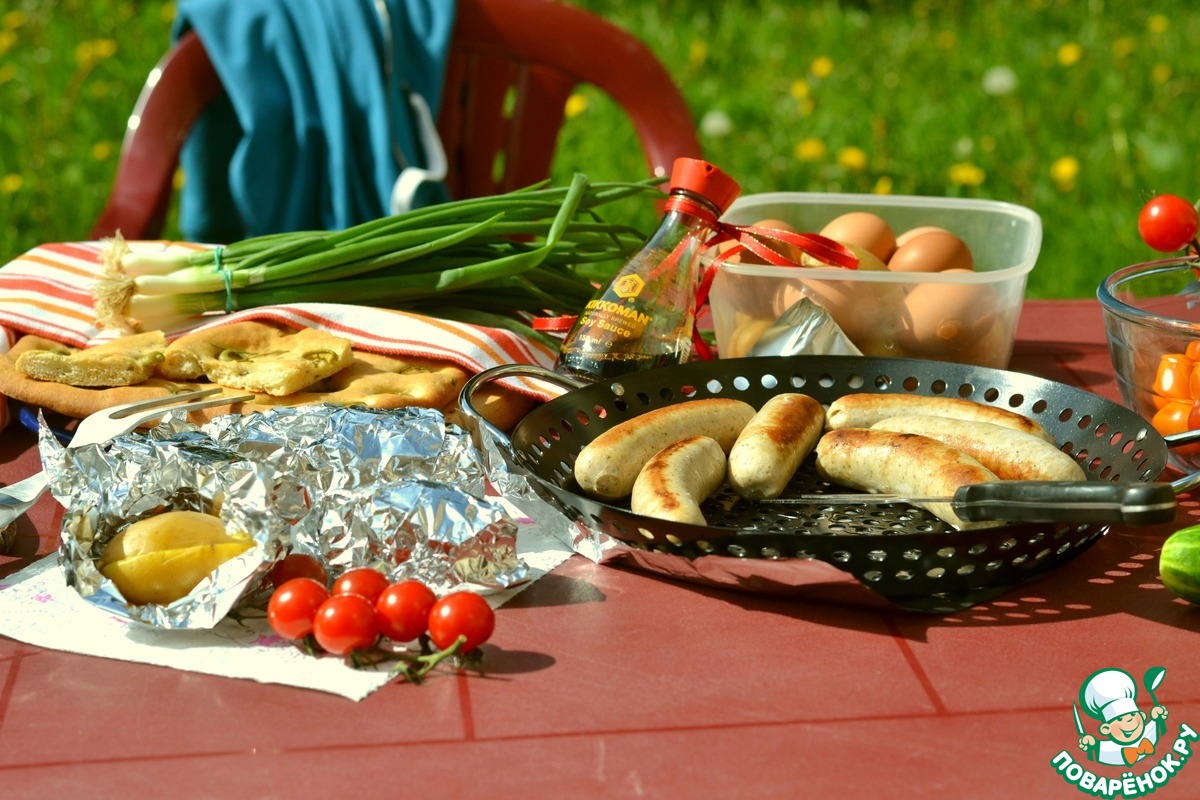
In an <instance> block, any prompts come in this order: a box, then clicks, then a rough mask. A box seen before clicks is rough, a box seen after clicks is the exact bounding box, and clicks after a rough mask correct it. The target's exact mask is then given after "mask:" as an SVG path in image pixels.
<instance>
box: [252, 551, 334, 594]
mask: <svg viewBox="0 0 1200 800" xmlns="http://www.w3.org/2000/svg"><path fill="white" fill-rule="evenodd" d="M267 577H268V578H269V579H270V581H271V585H272V586H274V587H275V588H276V589H278V588H279V587H280V586H283V585H284V584H285V583H287V582H288V581H290V580H291V579H292V578H312V579H313V580H314V581H317V582H318V583H320V584H321V585H322V586H325V585H327V584H328V582H329V575H328V574H326V572H325V565H324V564H322V563H321V561H320V559H318V558H316V557H315V556H310V555H309V554H308V553H289V554H288V555H286V556H284V557H283V559H282V560H280V561H279V562H278V563H276V564H275V566H273V567H271V571H270V572H269V573H268V574H267Z"/></svg>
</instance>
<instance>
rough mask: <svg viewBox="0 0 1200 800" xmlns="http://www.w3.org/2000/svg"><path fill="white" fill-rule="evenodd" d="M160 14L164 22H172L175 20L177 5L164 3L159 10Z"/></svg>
mask: <svg viewBox="0 0 1200 800" xmlns="http://www.w3.org/2000/svg"><path fill="white" fill-rule="evenodd" d="M158 14H159V16H160V17H161V18H162V21H163V22H171V21H172V20H174V19H175V4H174V3H163V4H162V8H160V9H159V10H158Z"/></svg>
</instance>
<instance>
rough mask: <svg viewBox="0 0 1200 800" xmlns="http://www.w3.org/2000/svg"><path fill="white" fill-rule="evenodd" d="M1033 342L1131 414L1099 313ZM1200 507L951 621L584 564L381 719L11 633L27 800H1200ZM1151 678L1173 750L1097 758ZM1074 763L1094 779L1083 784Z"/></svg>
mask: <svg viewBox="0 0 1200 800" xmlns="http://www.w3.org/2000/svg"><path fill="white" fill-rule="evenodd" d="M1018 337H1019V343H1018V347H1017V351H1016V354H1015V356H1014V359H1013V362H1012V365H1011V368H1012V369H1014V370H1019V371H1024V372H1030V373H1033V374H1037V375H1040V376H1043V377H1047V378H1051V379H1054V380H1059V381H1063V382H1066V383H1070V384H1073V385H1077V386H1082V387H1085V388H1089V389H1092V390H1094V391H1096V392H1098V393H1100V394H1102V395H1104V396H1106V397H1109V398H1110V399H1114V400H1117V399H1118V397H1117V394H1116V387H1115V385H1114V383H1113V381H1112V376H1111V368H1110V366H1109V361H1108V354H1107V351H1106V350H1105V346H1104V339H1103V327H1102V324H1101V321H1100V313H1099V309H1098V307H1097V306H1096V304H1095V303H1094V302H1091V301H1040V302H1039V301H1034V302H1029V303H1027V304H1026V309H1025V312H1024V314H1023V317H1022V320H1021V324H1020V327H1019V333H1018ZM0 438H2V441H0V480H5V481H12V480H15V479H17V478H19V477H21V476H23V475H25V474H27V473H28V472H30V471H31V470H33V469H34V467H35V466H36V455H35V452H34V450H33V449H32V445H33V437H32V435H29V434H27V433H26V432H24V431H23V430H21V429H20V428H17V427H13V428H10V429H9V431H6V432H5V433H4V434H3V436H2V437H0ZM1196 505H1197V504H1196V502H1194V501H1192V500H1191V499H1189V498H1183V499H1182V500H1181V503H1180V511H1179V515H1178V519H1177V522H1176V524H1175V525H1165V526H1160V527H1157V528H1138V529H1132V528H1114V529H1113V530H1112V531H1111V532H1110V533H1109V534H1108V535H1106V536H1105V537H1103V538H1102V539H1101V540H1100V541H1099V542H1098V543H1097V544H1095V545H1094V546H1093V547H1091V548H1090V549H1089V550H1087V551H1086V552H1084V553H1083V554H1081V555H1080V556H1079V557H1078V558H1076V559H1074V560H1073V561H1071V562H1070V563H1068V564H1067V565H1066V566H1064V567H1062V568H1060V569H1059V570H1057V571H1055V572H1054V573H1052V574H1050V575H1048V576H1045V577H1043V578H1040V579H1037V580H1034V581H1032V582H1030V583H1027V584H1025V585H1023V586H1021V587H1019V588H1017V589H1015V590H1013V591H1010V592H1009V593H1007V594H1005V595H1002V596H1001V597H999V598H996V599H995V600H993V601H991V602H988V603H985V604H982V605H979V606H976V607H974V608H971V609H968V610H966V611H963V612H960V613H957V614H953V615H947V616H940V615H922V614H916V613H908V612H903V611H899V610H894V609H891V608H879V607H875V608H869V607H864V606H850V605H846V606H842V605H836V604H831V603H817V602H797V601H786V600H781V599H775V598H768V597H760V596H754V595H748V594H742V593H736V592H731V591H724V590H718V589H709V588H701V587H695V586H691V585H684V584H680V583H675V582H672V581H669V580H665V579H661V578H658V577H654V576H651V575H649V574H646V573H642V572H637V571H633V570H629V569H624V568H617V567H611V566H597V565H595V564H592V563H591V562H589V561H587V560H585V559H583V558H582V557H579V556H574V557H572V558H571V559H569V560H568V561H567V562H566V563H565V564H563V565H562V566H561V567H559V568H558V569H556V570H555V571H553V572H552V573H551V574H549V575H548V576H546V577H545V578H543V579H541V580H539V581H538V582H536V583H535V584H533V585H532V586H531V587H529V588H528V589H526V590H525V591H524V592H522V593H521V594H519V595H517V597H516V598H515V599H513V600H512V601H510V602H509V603H508V604H506V605H505V606H504V607H503V608H502V609H500V611H499V612H498V615H497V629H496V634H495V636H494V638H493V640H492V642H491V643H489V644H488V645H485V647H484V649H485V665H486V667H487V669H486V673H485V674H484V675H476V674H470V675H455V674H452V673H449V672H443V673H440V674H438V675H436V676H435V677H433V679H432V680H430V681H428V683H426V684H425V685H422V686H413V685H407V684H392V685H389V686H386V687H384V688H383V689H381V690H380V691H378V692H376V693H374V694H372V695H370V696H369V697H367V698H366V699H365V700H363V701H361V702H358V703H354V702H351V701H348V700H344V699H342V698H339V697H335V696H329V695H324V694H320V693H316V692H310V691H305V690H299V689H292V688H287V687H282V686H271V685H261V684H257V683H253V682H249V681H238V680H232V679H223V678H216V677H210V676H205V675H197V674H191V673H185V672H177V671H173V670H169V669H164V668H158V667H151V666H145V665H139V664H129V663H124V662H118V661H111V660H106V659H99V658H90V657H86V656H79V655H71V654H65V653H58V652H53V651H48V650H43V649H40V648H36V647H31V646H28V645H24V644H21V643H18V642H15V641H11V640H8V639H3V638H0V787H2V791H0V794H2V796H4V797H5V798H18V797H39V798H44V797H88V796H90V797H117V796H122V797H124V796H130V795H133V794H134V793H138V792H140V793H142V794H145V795H147V796H169V797H172V798H188V797H268V796H272V797H273V796H290V797H330V796H342V795H343V794H344V793H345V792H346V791H347V790H348V789H349V790H351V791H353V792H354V793H355V794H356V795H358V796H393V795H397V794H400V793H403V794H405V795H410V796H412V795H424V796H428V797H454V796H465V795H466V794H467V793H471V794H473V795H475V796H480V797H501V796H514V797H542V796H561V797H572V798H581V797H669V798H676V797H688V798H693V797H722V798H729V797H796V796H806V797H814V796H815V797H824V796H830V797H905V798H909V797H914V796H917V797H919V796H932V795H935V794H936V795H937V796H941V797H972V798H989V797H995V798H1014V797H1039V798H1043V797H1045V798H1055V797H1059V798H1072V797H1082V796H1088V795H1087V794H1086V793H1085V791H1082V790H1081V789H1080V788H1079V787H1077V786H1076V785H1073V784H1072V783H1070V782H1068V780H1067V775H1075V776H1076V778H1077V779H1078V775H1079V774H1081V773H1082V772H1083V771H1088V772H1090V774H1093V775H1096V776H1100V777H1103V778H1106V779H1107V778H1112V779H1114V783H1113V784H1112V786H1110V787H1109V788H1110V789H1111V788H1113V787H1116V786H1117V785H1118V784H1117V781H1119V780H1120V778H1121V777H1122V775H1124V774H1128V775H1130V776H1131V778H1132V776H1138V778H1139V779H1140V780H1142V781H1143V784H1141V785H1142V786H1143V789H1140V790H1139V791H1141V792H1142V793H1145V791H1148V789H1146V788H1145V787H1149V786H1151V785H1153V787H1154V788H1155V789H1156V791H1155V792H1154V795H1155V797H1159V798H1171V797H1178V798H1185V797H1195V796H1197V795H1198V794H1200V765H1192V764H1191V763H1190V761H1189V760H1188V759H1187V758H1186V757H1184V756H1183V755H1182V754H1179V757H1178V759H1176V761H1175V762H1168V765H1169V766H1171V767H1172V769H1171V771H1170V774H1169V775H1168V773H1167V772H1166V771H1165V767H1164V771H1163V772H1161V773H1159V774H1158V775H1157V777H1162V776H1164V775H1166V776H1167V777H1166V778H1165V779H1164V780H1165V782H1159V783H1154V781H1153V777H1152V776H1151V773H1150V772H1149V769H1150V766H1151V765H1152V764H1158V763H1160V761H1161V760H1162V758H1163V756H1164V754H1166V753H1167V752H1168V748H1169V747H1170V746H1171V745H1172V744H1173V743H1174V742H1175V741H1176V740H1177V739H1178V740H1180V741H1181V743H1182V744H1183V745H1184V749H1188V748H1190V750H1188V752H1194V751H1195V750H1196V749H1198V748H1200V743H1197V742H1195V741H1194V740H1190V739H1188V738H1187V736H1186V731H1187V730H1191V729H1193V728H1195V729H1197V730H1200V688H1198V687H1200V663H1198V661H1197V658H1196V654H1197V653H1198V652H1200V608H1196V607H1193V606H1189V605H1187V604H1186V603H1184V602H1182V601H1180V600H1177V599H1174V598H1173V597H1172V596H1171V595H1170V594H1169V593H1168V592H1167V591H1166V590H1165V589H1164V588H1163V587H1162V584H1161V582H1160V581H1159V579H1158V574H1157V558H1158V552H1159V550H1160V548H1161V545H1162V541H1163V539H1164V537H1165V535H1166V534H1168V533H1169V532H1170V531H1171V530H1173V529H1174V528H1175V527H1178V526H1181V525H1183V524H1184V523H1186V522H1189V521H1190V520H1191V518H1192V517H1193V515H1195V514H1196V513H1197V511H1196ZM55 522H56V520H55V504H54V502H53V501H52V500H50V499H48V498H47V499H44V500H43V501H42V502H41V503H39V505H38V506H37V507H36V508H35V509H34V510H33V512H32V513H31V514H30V515H29V516H28V517H27V518H24V519H22V520H20V521H19V523H18V525H19V528H18V534H19V537H18V543H17V551H16V553H15V555H14V556H12V557H8V558H5V559H2V560H0V575H4V574H8V573H11V572H13V571H15V570H16V569H19V568H20V567H22V566H24V565H25V564H27V563H29V562H30V561H31V560H33V559H34V558H36V557H38V556H39V555H41V554H45V553H49V552H51V551H52V550H53V549H54V546H55V537H56V528H55ZM1152 666H1163V667H1166V670H1167V674H1166V678H1165V680H1164V681H1163V683H1162V685H1161V686H1160V687H1159V689H1158V691H1157V692H1156V696H1157V699H1158V701H1159V702H1160V703H1161V704H1162V705H1164V706H1165V707H1166V708H1167V709H1168V711H1169V715H1168V721H1167V726H1166V730H1165V735H1164V736H1163V737H1162V741H1161V742H1160V746H1159V749H1158V751H1157V753H1156V754H1155V755H1154V756H1152V757H1151V759H1152V760H1146V761H1144V762H1139V763H1138V764H1136V765H1134V766H1133V767H1128V768H1120V767H1106V766H1103V765H1098V764H1096V763H1094V762H1088V761H1087V760H1086V758H1085V757H1084V755H1083V753H1082V752H1081V751H1080V750H1079V749H1078V747H1077V745H1076V740H1077V738H1078V736H1077V734H1076V732H1075V728H1074V723H1073V719H1072V715H1071V706H1072V704H1073V703H1075V702H1077V701H1078V698H1079V691H1080V687H1081V685H1082V683H1083V682H1084V681H1085V680H1086V679H1087V677H1088V676H1089V675H1090V674H1091V673H1093V672H1095V671H1097V670H1100V669H1103V668H1109V667H1117V668H1121V669H1124V670H1126V671H1128V672H1129V673H1131V674H1132V675H1135V676H1138V677H1140V676H1141V675H1142V674H1143V673H1144V672H1145V670H1147V669H1148V668H1150V667H1152ZM1144 695H1145V692H1142V693H1141V694H1139V696H1138V698H1137V701H1138V704H1139V706H1140V708H1142V709H1144V710H1147V711H1148V710H1149V708H1150V706H1151V703H1150V700H1149V698H1148V697H1146V696H1144ZM1084 719H1085V721H1086V722H1087V724H1088V725H1089V729H1090V730H1093V731H1094V730H1095V727H1096V725H1097V724H1098V723H1097V722H1096V721H1094V720H1091V719H1090V718H1087V717H1086V716H1085V718H1084ZM1064 750H1065V751H1067V752H1068V753H1069V754H1070V755H1071V757H1072V759H1073V761H1074V762H1076V763H1077V764H1078V765H1079V767H1078V769H1077V771H1076V768H1072V769H1070V770H1065V774H1064V772H1060V771H1058V770H1056V768H1055V766H1054V764H1053V763H1052V761H1053V760H1054V759H1055V757H1056V756H1057V755H1058V754H1059V753H1060V751H1064ZM1063 763H1065V762H1063ZM1143 773H1144V774H1143ZM1137 785H1138V784H1129V786H1130V787H1131V788H1134V787H1136V786H1137ZM354 787H367V788H366V789H363V788H354ZM1118 794H1119V792H1118ZM1093 796H1094V795H1093Z"/></svg>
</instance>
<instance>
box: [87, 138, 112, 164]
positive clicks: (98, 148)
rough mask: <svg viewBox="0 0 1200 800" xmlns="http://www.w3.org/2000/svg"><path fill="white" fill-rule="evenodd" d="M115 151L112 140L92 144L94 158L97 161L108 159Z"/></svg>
mask: <svg viewBox="0 0 1200 800" xmlns="http://www.w3.org/2000/svg"><path fill="white" fill-rule="evenodd" d="M112 152H113V147H112V142H96V143H95V144H94V145H92V158H94V159H96V160H97V161H107V160H108V159H109V158H110V157H111V156H112Z"/></svg>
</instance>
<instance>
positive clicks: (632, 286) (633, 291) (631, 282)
mask: <svg viewBox="0 0 1200 800" xmlns="http://www.w3.org/2000/svg"><path fill="white" fill-rule="evenodd" d="M645 288H646V282H645V281H644V280H642V276H641V275H637V274H633V275H626V276H624V277H622V278H618V279H617V280H616V281H615V282H614V283H613V285H612V290H613V294H615V295H616V296H617V297H619V298H621V299H622V300H631V299H633V298H634V297H637V296H638V295H639V294H641V293H642V289H645Z"/></svg>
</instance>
